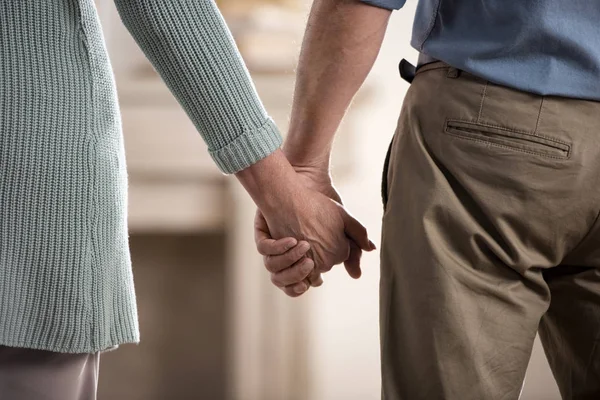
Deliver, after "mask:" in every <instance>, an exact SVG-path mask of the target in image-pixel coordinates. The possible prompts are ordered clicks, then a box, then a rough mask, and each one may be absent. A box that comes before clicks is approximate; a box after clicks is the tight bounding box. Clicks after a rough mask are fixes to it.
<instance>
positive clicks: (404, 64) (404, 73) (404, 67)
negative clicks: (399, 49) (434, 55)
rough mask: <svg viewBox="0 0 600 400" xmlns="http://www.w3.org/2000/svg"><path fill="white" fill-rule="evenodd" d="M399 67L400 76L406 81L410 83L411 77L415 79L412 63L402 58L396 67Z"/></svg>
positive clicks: (414, 69)
mask: <svg viewBox="0 0 600 400" xmlns="http://www.w3.org/2000/svg"><path fill="white" fill-rule="evenodd" d="M398 68H399V69H400V76H401V77H402V79H404V80H405V81H406V82H408V83H412V81H413V79H415V74H416V70H417V69H416V68H415V66H414V65H412V64H411V63H409V62H408V61H406V60H405V59H402V61H400V65H399V67H398Z"/></svg>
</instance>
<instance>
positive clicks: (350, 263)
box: [344, 241, 362, 279]
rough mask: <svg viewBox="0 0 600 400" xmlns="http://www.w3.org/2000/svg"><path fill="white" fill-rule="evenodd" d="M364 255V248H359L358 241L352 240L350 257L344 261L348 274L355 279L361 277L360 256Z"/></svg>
mask: <svg viewBox="0 0 600 400" xmlns="http://www.w3.org/2000/svg"><path fill="white" fill-rule="evenodd" d="M361 256H362V250H361V249H359V248H358V246H357V245H356V243H354V242H353V241H350V255H349V256H348V259H347V260H346V261H344V266H345V267H346V271H347V272H348V275H350V276H351V277H352V278H354V279H358V278H360V276H361V275H362V272H361V270H360V257H361Z"/></svg>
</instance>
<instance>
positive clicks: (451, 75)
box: [448, 67, 460, 78]
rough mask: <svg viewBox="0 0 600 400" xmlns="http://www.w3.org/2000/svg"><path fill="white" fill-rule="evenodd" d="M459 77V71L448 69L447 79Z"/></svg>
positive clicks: (452, 68)
mask: <svg viewBox="0 0 600 400" xmlns="http://www.w3.org/2000/svg"><path fill="white" fill-rule="evenodd" d="M459 76H460V70H459V69H457V68H454V67H450V68H448V78H458V77H459Z"/></svg>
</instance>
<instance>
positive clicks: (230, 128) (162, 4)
mask: <svg viewBox="0 0 600 400" xmlns="http://www.w3.org/2000/svg"><path fill="white" fill-rule="evenodd" d="M115 4H116V5H117V9H118V10H119V14H120V16H121V19H122V20H123V23H124V24H125V26H126V27H127V29H128V30H129V32H130V33H131V34H132V36H133V37H134V39H135V40H136V42H137V43H138V44H139V46H140V47H141V48H142V50H143V51H144V53H145V54H146V56H147V57H148V59H149V60H150V61H151V62H152V64H153V65H154V68H156V70H157V71H158V73H159V74H160V75H161V77H162V79H163V80H164V81H165V83H166V84H167V86H168V87H169V88H170V89H171V91H172V92H173V94H174V95H175V97H176V98H177V100H178V101H179V103H180V104H181V106H182V107H183V108H184V109H185V111H186V112H187V114H188V115H189V117H190V118H191V120H192V121H193V122H194V124H195V125H196V128H197V129H198V131H199V132H200V134H201V135H202V137H203V138H204V140H205V141H206V143H207V144H208V149H209V152H210V154H211V156H212V158H213V159H214V161H215V162H216V164H217V165H218V166H219V168H220V169H221V170H222V171H223V172H225V173H235V172H238V171H240V170H242V169H244V168H247V167H248V166H250V165H252V164H254V163H256V162H257V161H259V160H261V159H263V158H265V157H266V156H268V155H270V154H271V153H273V152H274V151H275V150H276V149H278V148H279V147H280V145H281V135H280V134H279V131H278V129H277V127H276V126H275V124H274V123H273V121H272V120H271V119H270V118H269V117H268V115H267V113H266V111H265V109H264V107H263V106H262V104H261V102H260V99H259V98H258V95H257V93H256V89H255V88H254V85H253V83H252V81H251V79H250V75H249V74H248V70H247V69H246V67H245V65H244V63H243V61H242V58H241V56H240V54H239V52H238V50H237V47H236V45H235V42H234V40H233V38H232V36H231V34H230V32H229V30H228V29H227V25H226V24H225V22H224V20H223V18H222V16H221V14H220V12H219V10H218V8H217V6H216V5H215V2H214V1H213V0H168V1H166V0H115Z"/></svg>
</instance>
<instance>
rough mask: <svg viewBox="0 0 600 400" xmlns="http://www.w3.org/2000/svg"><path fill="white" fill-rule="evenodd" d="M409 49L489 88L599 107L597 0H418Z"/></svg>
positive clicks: (392, 4)
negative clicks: (594, 103) (485, 82)
mask: <svg viewBox="0 0 600 400" xmlns="http://www.w3.org/2000/svg"><path fill="white" fill-rule="evenodd" d="M361 1H363V2H365V3H368V4H371V5H374V6H377V7H382V8H387V9H390V10H392V9H399V8H401V7H402V6H403V5H404V3H405V1H406V0H361ZM411 45H412V46H413V47H414V48H415V49H417V50H418V51H420V52H421V53H423V54H424V55H426V56H429V57H431V58H434V59H437V60H441V61H444V62H446V63H448V64H450V65H452V66H454V67H456V68H459V69H462V70H464V71H467V72H470V73H472V74H474V75H477V76H479V77H481V78H484V79H487V80H489V81H491V82H495V83H498V84H502V85H505V86H509V87H513V88H516V89H520V90H524V91H528V92H532V93H537V94H541V95H556V96H563V97H572V98H581V99H589V100H598V101H600V0H419V3H418V6H417V13H416V16H415V22H414V27H413V35H412V40H411Z"/></svg>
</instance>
